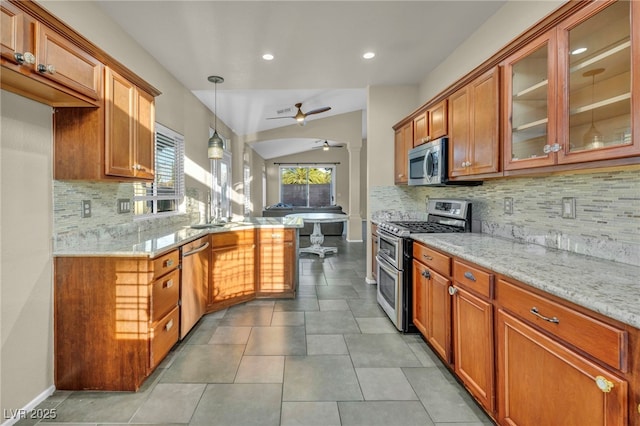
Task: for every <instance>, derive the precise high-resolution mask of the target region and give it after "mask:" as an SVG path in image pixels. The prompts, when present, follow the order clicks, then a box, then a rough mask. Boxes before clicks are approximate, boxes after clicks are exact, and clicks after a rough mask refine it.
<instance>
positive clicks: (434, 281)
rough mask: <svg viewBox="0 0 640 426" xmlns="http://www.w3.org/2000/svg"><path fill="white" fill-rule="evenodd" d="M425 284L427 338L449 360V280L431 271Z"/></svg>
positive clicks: (442, 356)
mask: <svg viewBox="0 0 640 426" xmlns="http://www.w3.org/2000/svg"><path fill="white" fill-rule="evenodd" d="M430 275H431V278H430V279H429V284H428V286H427V340H428V341H429V343H431V346H432V347H433V349H434V350H435V351H436V352H437V353H438V354H439V355H440V357H441V358H442V359H443V360H445V361H446V362H448V363H450V362H451V296H450V295H449V286H451V280H449V279H448V278H446V277H444V276H442V275H440V274H438V273H437V272H434V271H431V274H430Z"/></svg>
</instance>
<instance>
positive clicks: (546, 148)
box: [542, 145, 551, 154]
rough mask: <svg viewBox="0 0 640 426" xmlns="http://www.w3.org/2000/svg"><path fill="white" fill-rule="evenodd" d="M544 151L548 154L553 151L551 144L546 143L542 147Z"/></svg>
mask: <svg viewBox="0 0 640 426" xmlns="http://www.w3.org/2000/svg"><path fill="white" fill-rule="evenodd" d="M542 152H544V153H545V154H548V153H550V152H551V145H545V146H543V147H542Z"/></svg>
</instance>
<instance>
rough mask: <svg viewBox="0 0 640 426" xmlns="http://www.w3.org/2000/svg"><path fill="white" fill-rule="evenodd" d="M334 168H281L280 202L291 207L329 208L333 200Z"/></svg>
mask: <svg viewBox="0 0 640 426" xmlns="http://www.w3.org/2000/svg"><path fill="white" fill-rule="evenodd" d="M334 176H335V167H334V166H326V167H324V166H320V167H318V166H313V167H310V166H309V167H308V166H299V165H295V166H289V167H287V166H281V167H280V202H281V203H284V204H291V205H293V206H307V207H320V206H330V205H332V204H333V202H334V200H335V184H334V182H335V179H334Z"/></svg>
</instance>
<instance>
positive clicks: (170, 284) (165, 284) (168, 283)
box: [163, 280, 173, 288]
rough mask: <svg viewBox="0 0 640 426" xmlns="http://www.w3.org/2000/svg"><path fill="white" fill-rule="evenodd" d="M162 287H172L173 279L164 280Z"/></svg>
mask: <svg viewBox="0 0 640 426" xmlns="http://www.w3.org/2000/svg"><path fill="white" fill-rule="evenodd" d="M163 287H164V288H171V287H173V280H169V281H166V282H165V283H164V286H163Z"/></svg>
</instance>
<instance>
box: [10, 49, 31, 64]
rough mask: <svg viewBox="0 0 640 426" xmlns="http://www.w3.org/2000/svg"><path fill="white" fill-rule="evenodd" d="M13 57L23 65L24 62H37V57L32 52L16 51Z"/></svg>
mask: <svg viewBox="0 0 640 426" xmlns="http://www.w3.org/2000/svg"><path fill="white" fill-rule="evenodd" d="M13 57H14V58H15V60H16V62H17V63H19V64H20V65H23V64H30V65H32V64H35V63H36V57H35V56H34V55H33V53H31V52H24V53H14V54H13Z"/></svg>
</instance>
